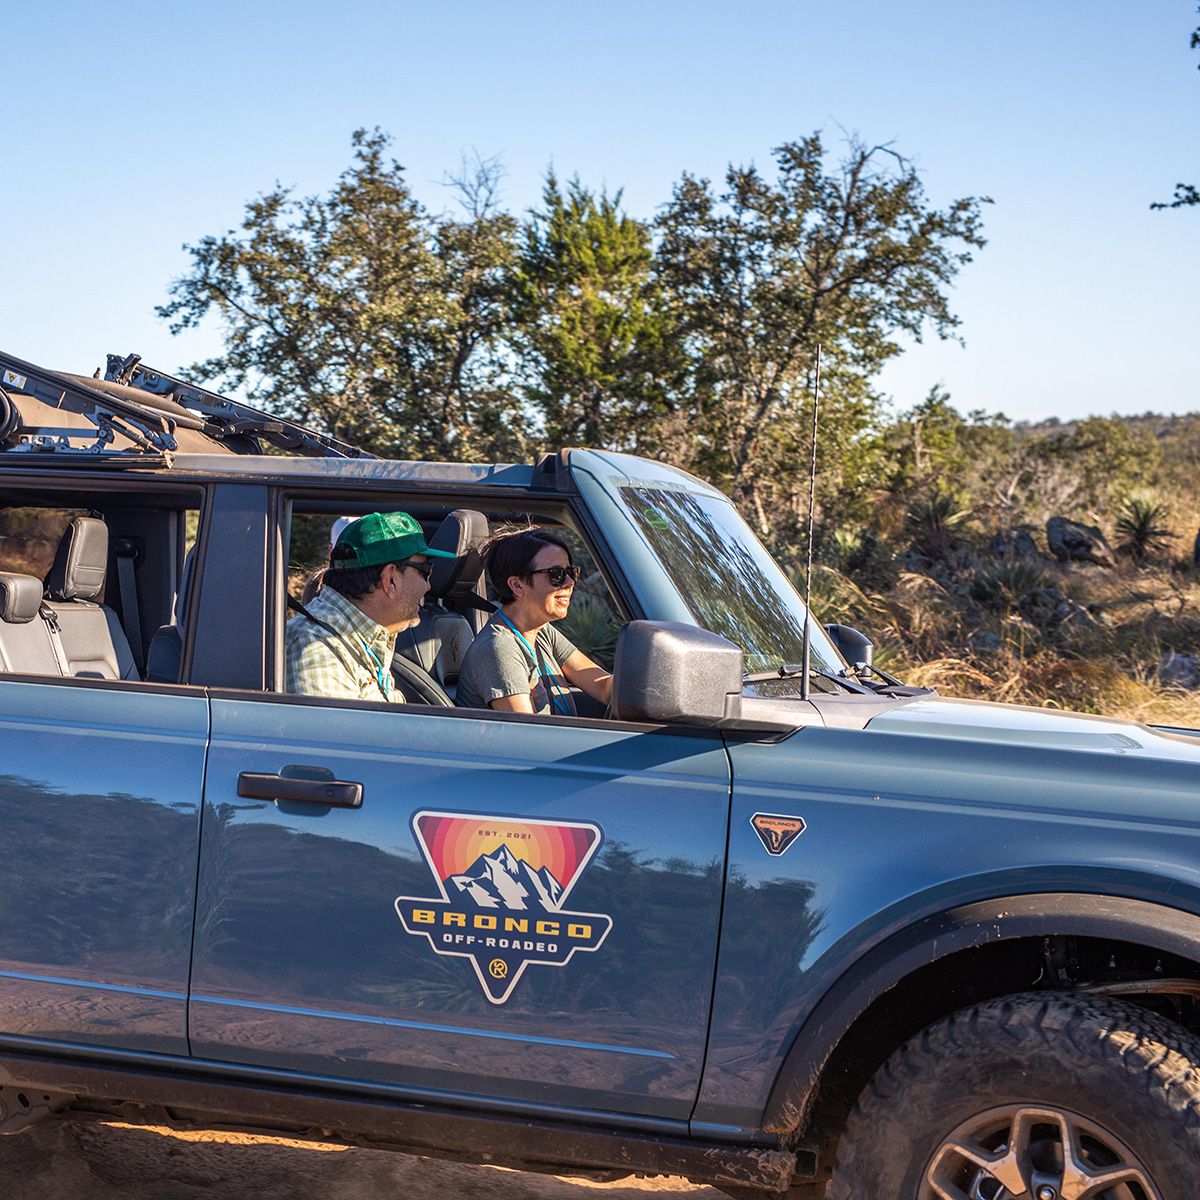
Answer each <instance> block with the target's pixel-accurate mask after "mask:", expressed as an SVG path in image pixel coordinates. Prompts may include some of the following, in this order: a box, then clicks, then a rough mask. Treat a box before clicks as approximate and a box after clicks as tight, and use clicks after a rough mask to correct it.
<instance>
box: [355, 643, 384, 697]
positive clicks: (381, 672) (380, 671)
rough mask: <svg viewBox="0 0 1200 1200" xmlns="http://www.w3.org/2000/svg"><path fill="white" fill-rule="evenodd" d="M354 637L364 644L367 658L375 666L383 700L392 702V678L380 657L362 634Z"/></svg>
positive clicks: (376, 680)
mask: <svg viewBox="0 0 1200 1200" xmlns="http://www.w3.org/2000/svg"><path fill="white" fill-rule="evenodd" d="M354 636H355V637H356V638H358V640H359V641H360V642H362V648H363V649H364V650H365V651H366V652H367V657H368V658H369V659H370V660H371V661H372V662H373V663H374V664H375V682H376V683H377V684H379V690H380V691H381V692H382V693H383V698H384V699H385V700H391V698H392V677H391V676H390V675H389V674H388V673H387V671H386V670H384V666H383V663H381V662H380V661H379V656H378V655H377V654H376V653H375V651H374V650H372V649H371V647H370V646H368V645H367V639H366V638H365V637H363V635H362V634H361V633H356V634H355V635H354Z"/></svg>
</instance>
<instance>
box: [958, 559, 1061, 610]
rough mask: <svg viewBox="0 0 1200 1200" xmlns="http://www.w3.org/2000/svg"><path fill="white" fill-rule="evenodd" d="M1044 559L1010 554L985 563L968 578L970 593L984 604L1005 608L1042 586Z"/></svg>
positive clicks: (1044, 569)
mask: <svg viewBox="0 0 1200 1200" xmlns="http://www.w3.org/2000/svg"><path fill="white" fill-rule="evenodd" d="M1046 581H1047V572H1046V567H1045V564H1044V563H1041V562H1039V561H1038V560H1037V559H1032V558H1010V559H1006V560H1002V561H1000V562H995V563H988V564H987V565H986V566H984V567H981V568H980V569H979V570H978V571H976V573H975V576H974V578H973V579H972V580H971V588H970V591H971V597H972V598H973V599H974V600H977V601H978V602H979V603H980V604H982V605H983V606H984V607H985V608H990V609H994V610H996V611H999V612H1007V611H1009V610H1011V609H1014V608H1016V606H1017V605H1018V604H1019V603H1020V602H1021V600H1022V598H1023V597H1025V596H1027V595H1028V594H1029V593H1030V592H1032V591H1033V590H1034V588H1040V587H1045V586H1046Z"/></svg>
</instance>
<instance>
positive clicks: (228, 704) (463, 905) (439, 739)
mask: <svg viewBox="0 0 1200 1200" xmlns="http://www.w3.org/2000/svg"><path fill="white" fill-rule="evenodd" d="M212 721H213V728H212V743H211V749H210V754H209V763H208V770H207V777H206V785H205V816H204V822H203V826H204V829H203V844H202V851H201V862H200V899H199V910H198V915H197V926H196V941H195V953H194V960H193V969H192V993H191V1013H190V1027H191V1035H192V1047H193V1052H194V1053H195V1054H196V1055H198V1056H201V1057H204V1058H210V1059H219V1060H223V1061H227V1062H234V1063H244V1064H253V1065H255V1066H259V1067H268V1068H275V1069H277V1070H283V1071H288V1072H300V1073H304V1074H305V1075H308V1076H320V1077H335V1078H339V1079H353V1080H356V1081H360V1082H362V1081H365V1082H369V1083H371V1084H376V1085H383V1086H387V1087H389V1088H394V1089H401V1090H403V1091H404V1092H405V1093H406V1094H408V1095H420V1096H426V1097H479V1098H485V1099H487V1100H488V1101H489V1102H499V1101H512V1102H516V1103H521V1102H525V1103H535V1104H536V1105H538V1106H539V1107H540V1108H542V1109H544V1108H546V1107H550V1106H553V1105H562V1106H568V1107H571V1108H575V1109H579V1108H589V1109H603V1110H608V1111H613V1112H619V1113H624V1114H644V1115H646V1116H655V1117H661V1118H669V1119H676V1120H684V1119H686V1118H687V1117H688V1116H689V1114H690V1111H691V1107H692V1105H693V1103H694V1101H695V1097H696V1093H697V1088H698V1083H699V1078H700V1071H701V1067H702V1059H703V1053H704V1045H705V1036H706V1030H707V1025H708V1016H709V1004H710V999H711V993H712V981H713V971H714V962H715V954H716V941H717V929H718V920H719V913H720V904H721V892H722V878H723V870H724V855H725V842H726V831H727V820H728V811H729V766H728V760H727V757H726V754H725V751H724V749H723V747H722V744H721V742H720V739H719V738H717V737H713V736H711V735H707V734H696V733H687V732H673V731H671V730H664V729H659V728H650V727H637V726H626V725H619V724H616V723H613V722H601V721H597V722H592V723H589V722H587V721H583V720H562V719H550V718H538V717H530V716H517V715H513V714H500V713H483V712H475V711H470V710H443V709H424V708H417V707H415V706H395V707H392V708H386V707H384V706H381V705H371V704H365V703H359V702H321V701H314V700H310V699H308V698H301V697H283V696H266V695H262V694H252V693H244V692H243V693H235V692H227V693H216V694H214V696H213V699H212ZM271 777H277V778H280V779H281V781H280V782H277V783H276V784H274V785H273V784H272V783H271ZM286 777H290V778H286ZM323 779H324V781H329V780H332V781H337V782H345V783H353V784H360V785H361V805H360V806H359V807H336V806H331V805H330V804H328V803H327V802H326V801H327V800H328V799H329V793H328V792H327V791H326V790H325V788H326V786H327V783H326V782H323ZM264 780H265V782H264ZM273 788H274V791H275V793H276V796H277V797H287V796H288V795H290V796H291V797H292V798H290V799H288V798H271V796H272V789H273ZM305 793H306V794H305ZM335 798H340V799H345V797H335Z"/></svg>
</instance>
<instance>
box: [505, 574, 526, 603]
mask: <svg viewBox="0 0 1200 1200" xmlns="http://www.w3.org/2000/svg"><path fill="white" fill-rule="evenodd" d="M513 584H516V585H517V586H516V587H513ZM508 590H509V591H510V592H511V593H512V594H513V596H514V597H515V598H517V599H520V597H521V593H522V592H523V591H524V590H525V580H524V579H522V578H521V576H520V575H510V576H509V577H508Z"/></svg>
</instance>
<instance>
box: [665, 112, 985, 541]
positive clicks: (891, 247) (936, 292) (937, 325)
mask: <svg viewBox="0 0 1200 1200" xmlns="http://www.w3.org/2000/svg"><path fill="white" fill-rule="evenodd" d="M774 157H775V164H776V168H777V170H776V176H775V178H774V179H773V180H772V179H768V178H766V177H765V176H764V175H762V174H761V173H760V172H759V171H758V170H757V169H756V168H755V167H753V166H751V167H732V166H731V167H730V168H729V170H728V172H727V173H726V176H725V187H724V190H723V191H722V192H721V193H719V194H716V193H714V190H713V188H712V186H711V184H710V183H709V181H708V180H705V179H698V178H695V177H694V176H691V175H684V176H683V178H682V179H681V180H680V182H679V183H678V184H677V185H676V187H675V189H674V195H673V197H672V199H671V202H670V203H669V204H668V205H667V206H666V209H665V211H664V212H663V214H662V215H661V217H660V219H659V222H658V228H659V233H660V238H661V241H660V245H659V248H658V255H657V263H658V269H659V274H660V278H661V279H662V282H663V286H664V289H665V291H666V293H667V296H668V300H669V302H670V304H671V305H672V307H673V309H674V311H675V313H676V315H677V318H678V320H679V322H680V327H681V336H682V339H683V345H684V348H685V351H686V355H687V361H688V382H687V387H686V391H685V395H684V396H683V397H682V398H681V401H680V402H681V403H685V404H687V405H689V406H690V413H689V418H690V419H689V421H688V429H689V432H690V433H691V434H692V435H693V437H694V439H695V440H694V451H693V458H694V465H695V467H696V468H697V469H698V470H700V471H701V472H702V473H703V474H706V475H707V476H708V477H709V478H711V479H713V480H714V482H716V483H717V484H718V485H719V486H721V487H723V488H725V489H727V490H729V491H730V492H731V493H732V494H733V496H734V498H735V499H736V500H737V501H738V502H739V504H740V505H741V506H742V508H743V511H746V512H747V513H748V514H750V515H751V516H752V517H754V518H757V521H758V523H759V525H760V527H761V528H762V529H763V530H764V531H765V530H767V529H768V528H769V527H771V526H772V524H774V523H778V522H779V521H781V520H784V521H786V520H798V519H799V517H800V515H801V512H802V507H803V501H802V497H803V495H804V494H805V490H806V485H805V484H804V482H803V471H802V470H798V469H797V468H798V467H800V466H801V464H802V463H803V462H804V461H805V460H806V458H807V451H806V448H807V444H808V432H807V428H808V417H809V415H811V409H809V407H808V406H809V404H810V403H811V385H812V382H813V369H814V362H815V355H816V348H817V345H818V344H821V345H822V346H823V347H824V351H825V355H824V363H825V367H824V377H823V381H822V383H823V387H822V404H823V406H824V408H825V413H826V420H825V422H824V426H823V428H824V430H825V431H826V432H825V434H824V435H823V451H824V464H825V467H826V469H825V471H824V472H823V475H824V479H825V484H826V488H825V496H826V498H827V502H833V499H834V498H835V497H839V496H840V502H842V503H845V502H847V500H848V498H849V497H848V496H847V492H848V488H847V486H846V485H847V484H849V483H850V482H851V481H853V482H856V483H864V482H868V481H869V479H870V475H871V462H872V456H873V455H874V453H875V448H874V447H873V445H872V441H871V439H870V438H869V437H868V436H867V434H868V429H869V426H870V424H871V422H872V420H873V419H874V418H875V417H876V416H877V415H878V407H879V405H878V398H877V397H876V395H875V393H874V391H873V390H872V387H871V381H872V378H873V377H874V375H875V374H876V372H877V371H878V370H879V369H880V367H882V366H883V364H884V363H885V362H886V361H887V360H888V359H889V358H891V357H892V356H894V355H895V354H898V353H899V352H900V347H899V346H898V345H897V344H896V341H895V340H894V336H895V335H896V334H897V333H901V332H903V333H907V334H909V335H910V336H912V337H914V338H916V339H918V340H919V339H920V338H921V337H922V335H923V333H924V331H925V329H926V327H927V326H929V327H932V328H933V330H934V331H935V332H936V333H937V334H938V336H940V337H950V336H953V335H954V331H955V329H956V327H957V325H958V319H957V318H956V317H955V316H954V315H953V314H952V313H951V312H950V309H949V305H948V302H947V298H946V289H947V288H948V286H949V285H950V284H951V283H952V281H953V280H954V278H955V277H956V275H957V273H958V271H959V269H960V268H961V267H962V266H963V265H964V264H965V263H967V262H969V261H970V257H971V256H970V250H971V249H972V248H975V247H980V246H982V245H983V244H984V239H983V237H982V234H981V220H980V207H981V205H982V204H983V203H986V200H984V199H979V198H974V197H969V198H965V199H961V200H956V201H954V202H953V203H952V204H951V205H950V206H949V207H948V208H947V209H945V210H944V211H939V210H935V209H932V208H930V207H929V206H928V204H927V203H926V200H925V194H924V189H923V187H922V184H921V181H920V178H919V176H918V174H917V172H916V170H915V169H914V168H913V167H912V165H911V164H910V163H908V162H907V161H906V160H904V159H903V158H901V157H899V156H898V155H896V154H895V153H894V152H893V151H892V150H891V149H890V148H888V147H883V146H865V145H862V144H859V143H853V144H851V146H850V147H849V151H848V153H847V155H846V157H845V158H844V159H843V161H842V162H841V163H840V164H839V165H838V166H837V167H836V168H835V169H832V170H827V169H826V165H825V149H824V146H823V144H822V141H821V137H820V135H819V134H813V135H812V136H811V137H809V138H805V139H803V140H801V141H797V142H789V143H786V144H785V145H782V146H780V147H779V148H778V149H777V150H776V151H775V153H774ZM859 495H860V498H861V495H862V493H861V491H860V493H859ZM768 513H770V514H771V517H770V518H769V517H768Z"/></svg>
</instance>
